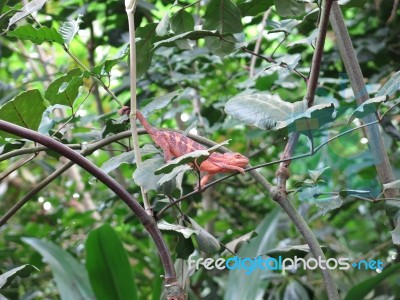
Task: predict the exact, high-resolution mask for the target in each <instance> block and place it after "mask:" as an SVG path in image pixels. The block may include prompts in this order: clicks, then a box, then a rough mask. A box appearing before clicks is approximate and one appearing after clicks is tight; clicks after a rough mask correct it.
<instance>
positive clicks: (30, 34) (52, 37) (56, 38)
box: [7, 24, 64, 45]
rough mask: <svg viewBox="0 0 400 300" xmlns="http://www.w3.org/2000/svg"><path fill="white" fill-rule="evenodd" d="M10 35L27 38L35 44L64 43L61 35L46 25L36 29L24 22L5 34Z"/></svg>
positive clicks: (22, 38) (21, 38)
mask: <svg viewBox="0 0 400 300" xmlns="http://www.w3.org/2000/svg"><path fill="white" fill-rule="evenodd" d="M7 35H8V36H11V37H16V38H18V39H20V40H29V41H31V42H32V43H35V44H37V45H40V44H42V43H43V42H55V43H58V44H60V45H62V44H63V43H64V40H63V38H62V36H61V35H60V34H59V33H58V32H57V30H56V29H55V28H48V27H46V26H43V27H40V28H38V29H36V28H33V27H32V25H31V24H26V25H23V26H19V27H17V28H16V29H15V30H13V31H11V32H9V33H8V34H7Z"/></svg>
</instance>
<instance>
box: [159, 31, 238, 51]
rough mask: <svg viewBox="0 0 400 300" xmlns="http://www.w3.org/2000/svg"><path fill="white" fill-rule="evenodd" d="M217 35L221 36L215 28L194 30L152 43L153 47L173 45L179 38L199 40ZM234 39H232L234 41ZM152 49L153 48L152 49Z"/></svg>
mask: <svg viewBox="0 0 400 300" xmlns="http://www.w3.org/2000/svg"><path fill="white" fill-rule="evenodd" d="M210 36H213V37H218V38H221V37H222V36H221V35H220V34H219V33H218V32H217V31H216V30H194V31H189V32H184V33H180V34H177V35H174V36H172V37H169V38H167V39H163V40H160V41H158V42H155V43H154V49H157V48H159V47H171V46H175V43H176V42H177V41H181V40H199V39H202V38H206V37H210ZM235 42H236V41H234V43H235ZM154 49H153V50H154Z"/></svg>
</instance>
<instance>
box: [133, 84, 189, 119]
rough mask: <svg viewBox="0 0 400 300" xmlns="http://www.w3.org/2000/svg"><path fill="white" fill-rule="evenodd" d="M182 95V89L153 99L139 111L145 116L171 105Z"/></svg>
mask: <svg viewBox="0 0 400 300" xmlns="http://www.w3.org/2000/svg"><path fill="white" fill-rule="evenodd" d="M181 93H182V89H179V90H176V91H173V92H171V93H168V94H165V95H162V96H160V97H157V98H154V99H153V100H151V102H150V103H149V104H147V105H146V106H145V107H143V108H142V109H141V110H140V111H141V112H142V114H144V115H147V114H149V113H150V112H153V111H155V110H159V109H162V108H164V107H166V106H167V105H168V104H170V103H171V101H172V100H174V99H175V98H177V97H178V96H179V95H180V94H181Z"/></svg>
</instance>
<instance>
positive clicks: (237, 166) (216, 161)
mask: <svg viewBox="0 0 400 300" xmlns="http://www.w3.org/2000/svg"><path fill="white" fill-rule="evenodd" d="M128 109H129V108H125V109H124V108H122V109H121V111H120V113H121V114H126V111H127V110H128ZM136 117H137V119H138V120H139V122H140V123H141V124H142V126H143V127H144V129H145V130H146V131H147V132H148V133H149V134H150V136H151V138H152V139H153V141H154V142H155V143H156V145H158V146H159V147H160V148H161V149H162V150H163V152H164V158H165V160H166V161H167V162H168V161H170V160H171V159H172V157H175V158H177V157H180V156H182V155H184V154H187V153H190V152H193V151H196V150H207V148H206V147H204V146H203V145H201V144H199V143H197V142H195V141H194V140H192V139H190V138H188V137H187V136H184V135H183V134H181V133H178V132H175V131H172V130H168V129H156V128H154V127H152V126H151V125H150V124H149V122H147V120H146V119H145V117H144V116H143V115H142V113H141V112H140V111H138V110H137V111H136ZM248 163H249V159H248V158H247V157H246V156H244V155H242V154H240V153H223V154H222V153H217V152H214V153H212V154H211V155H210V156H209V157H208V158H207V159H206V160H205V161H203V162H202V163H201V164H200V166H199V169H200V171H202V172H204V173H205V175H204V177H203V178H202V179H201V181H200V186H199V188H201V187H203V186H204V185H206V184H207V182H208V181H209V180H210V179H211V178H212V177H213V176H215V174H217V173H227V172H240V173H241V174H243V175H244V174H245V172H244V169H243V168H244V167H245V166H246V165H247V164H248Z"/></svg>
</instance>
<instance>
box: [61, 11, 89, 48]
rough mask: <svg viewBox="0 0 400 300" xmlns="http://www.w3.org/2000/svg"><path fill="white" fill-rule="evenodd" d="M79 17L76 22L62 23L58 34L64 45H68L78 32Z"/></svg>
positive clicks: (80, 21)
mask: <svg viewBox="0 0 400 300" xmlns="http://www.w3.org/2000/svg"><path fill="white" fill-rule="evenodd" d="M82 22H83V21H82V19H81V16H80V15H79V16H78V18H77V19H76V20H72V21H67V22H64V24H63V25H62V26H61V28H60V30H59V32H60V34H61V36H62V38H63V40H64V43H65V44H67V45H69V43H70V42H71V41H72V39H73V38H74V36H75V35H76V34H77V33H78V31H79V25H80V24H81V23H82Z"/></svg>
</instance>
